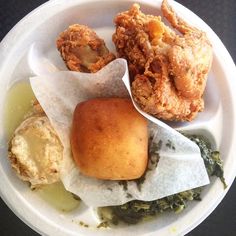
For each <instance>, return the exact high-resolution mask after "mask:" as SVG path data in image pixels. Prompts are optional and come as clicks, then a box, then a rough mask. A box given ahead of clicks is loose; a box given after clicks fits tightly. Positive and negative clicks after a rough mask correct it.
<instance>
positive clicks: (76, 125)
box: [71, 98, 148, 180]
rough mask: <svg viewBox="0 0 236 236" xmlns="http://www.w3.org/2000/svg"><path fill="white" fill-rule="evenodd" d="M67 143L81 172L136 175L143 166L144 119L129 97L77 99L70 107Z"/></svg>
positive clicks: (109, 176) (102, 175)
mask: <svg viewBox="0 0 236 236" xmlns="http://www.w3.org/2000/svg"><path fill="white" fill-rule="evenodd" d="M71 147H72V154H73V157H74V160H75V162H76V163H77V165H78V166H79V169H80V171H81V172H82V173H83V174H84V175H87V176H90V177H95V178H98V179H105V180H131V179H137V178H139V177H141V176H142V175H143V173H144V171H145V169H146V166H147V160H148V130H147V120H146V119H145V118H144V117H143V116H142V115H141V114H139V113H138V112H137V111H136V109H135V108H134V106H133V104H132V101H131V100H130V99H125V98H98V99H91V100H88V101H85V102H82V103H79V104H78V105H77V106H76V109H75V111H74V117H73V124H72V130H71Z"/></svg>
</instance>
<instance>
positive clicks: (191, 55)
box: [113, 0, 212, 121]
mask: <svg viewBox="0 0 236 236" xmlns="http://www.w3.org/2000/svg"><path fill="white" fill-rule="evenodd" d="M139 8H140V7H139V5H138V4H134V5H133V6H132V7H131V8H130V10H129V11H126V12H122V13H119V14H118V15H117V16H116V17H115V20H114V21H115V24H116V32H115V34H114V35H113V41H114V43H115V45H116V49H117V51H118V56H119V57H123V58H125V59H127V60H128V64H129V70H130V75H131V80H132V93H133V96H134V99H135V101H136V102H138V103H139V105H140V106H141V108H142V109H143V110H144V111H146V112H148V113H150V114H152V115H154V116H156V117H157V118H161V119H164V120H177V121H191V120H193V119H194V118H195V117H196V115H197V114H198V112H200V111H202V110H203V108H204V101H203V99H202V95H203V92H204V90H205V86H206V79H207V74H208V72H209V70H210V67H211V63H212V46H211V44H210V42H209V40H208V39H207V37H206V34H205V33H204V32H202V31H201V30H198V29H196V28H194V27H191V26H189V25H188V24H187V23H186V22H185V21H183V20H182V19H180V18H179V17H178V16H177V15H176V14H175V12H174V11H173V9H172V8H171V7H170V6H169V5H168V4H167V1H166V0H165V1H163V3H162V12H163V15H164V16H165V17H166V18H167V20H168V21H169V22H170V23H171V25H172V26H173V27H174V28H175V29H177V30H179V31H180V33H182V34H183V35H180V34H177V33H176V32H175V31H173V30H172V29H170V28H169V27H168V26H166V25H165V24H164V23H163V22H162V21H161V17H160V16H158V17H157V16H152V15H145V14H143V13H142V12H141V11H140V9H139Z"/></svg>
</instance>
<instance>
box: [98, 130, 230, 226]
mask: <svg viewBox="0 0 236 236" xmlns="http://www.w3.org/2000/svg"><path fill="white" fill-rule="evenodd" d="M185 135H186V134H185ZM186 137H188V138H189V139H190V140H192V141H193V142H195V143H196V144H197V145H198V147H199V148H200V151H201V157H202V158H203V160H204V163H205V166H206V169H207V173H208V175H209V176H217V177H219V178H220V179H221V181H222V183H223V185H224V187H226V183H225V180H224V171H223V162H222V159H221V158H220V154H219V152H218V151H214V150H213V148H212V147H211V144H210V142H209V141H208V140H207V138H206V137H204V136H202V135H186ZM202 189H203V187H201V188H195V189H190V190H187V191H184V192H181V193H177V194H174V195H171V196H167V197H164V198H161V199H158V200H154V201H148V202H147V201H138V200H134V201H130V202H127V203H125V204H123V205H120V206H110V207H101V208H99V210H98V212H99V215H100V218H101V220H102V221H103V223H104V224H106V225H111V224H113V225H116V224H118V223H119V222H120V221H122V222H125V223H128V224H136V223H138V222H140V221H141V220H143V219H145V218H148V217H150V216H155V215H157V214H160V213H163V212H167V211H173V212H175V213H180V212H182V211H183V210H184V209H185V208H186V207H187V206H188V205H187V203H188V202H189V201H193V200H196V201H200V200H201V191H202Z"/></svg>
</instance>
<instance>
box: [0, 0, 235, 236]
mask: <svg viewBox="0 0 236 236" xmlns="http://www.w3.org/2000/svg"><path fill="white" fill-rule="evenodd" d="M44 2H46V1H45V0H8V1H4V0H0V40H1V39H2V38H3V37H4V36H5V35H6V34H7V32H8V31H9V30H10V29H11V28H12V27H13V26H14V25H15V24H16V23H17V22H18V21H19V20H20V19H21V18H23V17H24V16H25V15H26V14H27V13H29V12H30V11H31V10H33V9H34V8H36V7H37V6H39V5H40V4H42V3H44ZM178 2H180V3H181V4H183V5H185V6H186V7H188V8H189V9H191V10H192V11H193V12H195V13H196V14H197V15H199V16H200V17H201V18H202V19H203V20H204V21H205V22H207V23H208V25H210V26H211V27H212V29H213V30H214V31H215V32H216V33H217V35H218V36H219V37H220V38H221V40H222V41H223V43H224V44H225V46H226V47H227V49H228V50H229V52H230V54H231V56H232V58H233V59H234V61H235V62H236V26H235V25H236V1H235V0H225V1H223V0H214V1H212V0H204V1H203V0H178ZM1 60H4V58H1ZM235 77H236V75H235ZM235 79H236V78H235ZM235 158H236V157H235ZM0 178H1V177H0ZM235 185H236V182H234V184H233V186H232V187H231V189H230V190H229V192H228V194H227V195H226V197H225V198H224V200H223V201H222V202H221V203H220V205H219V206H218V207H217V209H216V210H215V211H214V212H213V213H212V214H211V215H210V216H209V217H208V218H207V219H206V220H205V221H204V222H203V223H202V224H201V225H199V226H198V227H197V228H196V229H194V230H193V231H192V232H191V233H189V234H188V236H234V235H236V189H235ZM0 235H1V236H13V235H14V236H22V235H30V236H34V235H35V236H36V235H38V234H37V233H35V232H34V231H33V230H31V229H30V228H29V227H28V226H26V225H25V224H24V223H23V222H22V221H21V220H19V219H18V218H17V217H16V216H15V215H14V213H13V212H11V211H10V210H9V208H8V207H7V206H6V205H5V203H4V202H3V201H2V200H1V199H0Z"/></svg>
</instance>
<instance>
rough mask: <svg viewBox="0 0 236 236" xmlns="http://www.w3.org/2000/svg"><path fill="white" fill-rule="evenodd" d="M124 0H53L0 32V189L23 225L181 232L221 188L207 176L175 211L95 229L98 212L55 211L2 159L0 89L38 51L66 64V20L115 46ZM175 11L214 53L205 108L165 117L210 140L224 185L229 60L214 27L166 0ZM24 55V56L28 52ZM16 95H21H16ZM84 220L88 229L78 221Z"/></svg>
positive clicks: (146, 7)
mask: <svg viewBox="0 0 236 236" xmlns="http://www.w3.org/2000/svg"><path fill="white" fill-rule="evenodd" d="M132 3H134V1H132V0H128V1H120V0H113V1H108V0H107V1H105V0H100V1H94V0H93V1H92V0H90V1H83V0H57V1H49V2H47V3H46V4H44V5H42V6H40V7H39V8H37V9H36V10H34V11H33V12H32V13H30V14H29V15H27V16H26V17H25V18H24V19H23V20H21V21H20V22H19V23H18V24H17V25H16V26H15V27H14V28H13V29H12V30H11V31H10V32H9V33H8V34H7V36H6V37H5V38H4V39H3V41H2V42H1V45H0V57H1V58H2V60H1V62H0V78H1V80H0V109H1V110H0V156H1V159H0V175H1V178H0V192H1V197H2V198H3V200H4V201H5V202H6V203H7V205H8V206H9V207H10V208H11V209H12V211H14V212H15V214H16V215H17V216H18V217H19V218H21V219H22V220H23V221H24V222H25V223H26V224H28V225H29V226H30V227H32V228H33V229H34V230H35V231H37V232H39V233H40V234H43V235H57V236H60V235H77V236H78V235H95V234H96V235H103V236H104V235H127V236H128V235H137V236H138V235H168V236H169V235H184V234H186V233H188V232H189V231H191V230H192V229H193V228H194V227H196V226H197V225H198V224H200V223H201V222H202V221H203V220H204V219H205V218H206V217H207V216H208V215H209V214H210V213H211V212H212V211H213V210H214V209H215V207H216V206H217V205H218V204H219V203H220V201H221V200H222V198H223V197H224V196H225V194H226V193H227V190H228V189H229V187H228V189H226V190H224V189H223V187H222V183H221V182H220V181H219V180H218V179H216V178H212V179H211V184H210V185H208V186H207V187H205V188H204V191H203V194H202V201H201V202H193V203H190V204H189V206H188V207H187V209H186V210H184V211H183V212H182V213H181V214H173V213H168V214H163V215H159V216H157V217H156V218H155V219H154V220H150V221H147V222H145V223H141V224H138V225H135V226H120V227H117V228H110V229H97V228H96V225H97V224H98V223H99V219H98V217H97V215H96V213H95V211H94V209H92V208H89V207H85V206H82V207H81V208H79V209H78V210H76V211H73V212H71V213H63V212H58V211H57V210H55V209H54V208H53V207H52V206H50V205H49V204H48V203H47V202H44V201H43V200H42V199H41V198H40V197H39V196H38V195H37V194H36V193H34V192H32V191H31V190H30V189H29V187H28V185H27V184H25V183H23V182H22V181H20V180H19V179H18V178H17V177H16V175H15V173H14V172H13V171H12V169H11V167H10V164H9V162H8V159H7V143H6V139H5V135H4V129H3V119H4V118H3V112H4V109H3V108H4V102H5V96H6V93H7V89H8V88H9V87H10V86H11V85H12V84H13V83H14V82H16V81H18V80H27V79H28V78H29V77H30V76H31V75H32V74H33V73H34V72H35V71H34V70H35V66H34V63H32V60H33V59H34V58H35V57H41V59H42V60H41V61H44V62H45V63H46V64H47V62H48V61H52V62H53V64H54V65H56V66H57V67H58V68H59V69H61V70H64V69H66V67H65V65H64V63H63V62H62V59H61V57H60V55H59V53H58V52H57V49H56V46H55V41H56V38H57V36H58V34H59V33H60V32H61V31H63V30H64V29H66V28H67V27H68V26H69V25H71V24H74V23H80V24H85V25H88V26H90V27H91V28H93V29H95V31H96V32H97V33H98V34H99V35H100V36H101V37H102V38H104V39H105V41H106V43H107V45H108V47H109V48H110V49H111V50H114V46H113V45H112V41H111V36H112V33H113V32H114V25H113V18H114V16H115V15H116V14H117V13H118V12H121V11H124V10H127V9H129V7H130V6H131V4H132ZM139 3H140V5H141V9H142V11H143V12H145V13H149V14H154V15H158V14H161V12H160V5H161V1H158V0H157V1H145V0H140V1H139ZM170 4H171V5H172V6H173V7H174V9H175V10H176V12H177V13H178V14H179V15H181V17H183V18H184V19H185V20H186V21H188V22H190V23H191V24H192V25H194V26H196V27H199V28H201V29H202V30H204V31H206V32H207V34H208V37H209V39H210V41H211V42H212V45H213V50H214V58H213V65H212V70H211V72H210V75H209V78H208V82H207V88H206V92H205V102H206V105H205V110H204V112H202V113H201V114H199V116H198V117H197V119H196V120H195V121H193V122H191V123H171V125H172V126H173V127H175V128H178V129H182V130H185V131H187V132H190V133H200V134H204V135H206V136H207V137H208V138H210V139H211V140H212V142H213V143H214V145H215V146H216V148H217V149H219V150H220V151H221V155H222V158H223V160H224V171H225V179H226V182H227V184H228V186H230V185H231V184H232V182H233V180H234V178H235V173H236V159H235V155H234V149H233V147H235V146H236V139H235V123H234V121H235V104H236V98H235V96H233V91H234V90H235V88H236V83H235V81H236V80H235V75H236V68H235V65H234V63H233V61H232V59H231V57H230V55H229V53H228V52H227V50H226V49H225V47H224V45H223V44H222V42H221V41H220V39H219V38H218V37H217V36H216V34H215V33H214V32H213V31H212V30H211V29H210V28H209V27H208V26H207V25H206V24H205V23H204V22H203V21H202V20H201V19H200V18H199V17H197V16H196V15H195V14H194V13H192V12H191V11H189V10H188V9H186V8H185V7H183V6H182V5H180V4H178V3H176V2H173V1H170ZM32 44H37V45H40V47H39V50H38V51H37V53H35V54H33V55H32V53H31V54H30V53H29V51H30V50H31V49H32ZM29 55H31V56H29ZM19 96H20V95H19ZM79 221H84V222H86V223H89V225H91V226H90V227H89V228H85V227H82V226H80V225H79V224H78V222H79Z"/></svg>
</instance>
